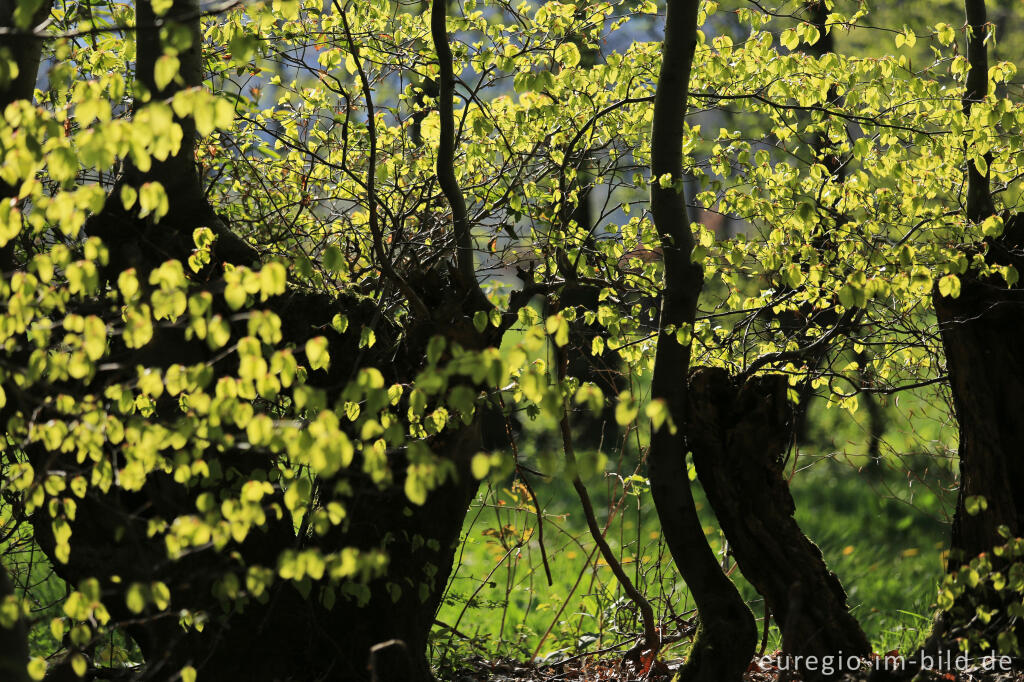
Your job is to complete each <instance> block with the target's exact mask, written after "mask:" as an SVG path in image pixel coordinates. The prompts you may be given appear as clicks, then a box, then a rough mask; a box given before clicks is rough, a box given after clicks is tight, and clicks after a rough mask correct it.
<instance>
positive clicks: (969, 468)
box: [934, 0, 1024, 559]
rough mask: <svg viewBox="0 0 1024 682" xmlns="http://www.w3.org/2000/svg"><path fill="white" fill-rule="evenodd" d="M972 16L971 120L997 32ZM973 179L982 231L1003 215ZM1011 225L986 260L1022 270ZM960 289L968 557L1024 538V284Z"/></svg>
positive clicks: (1022, 238) (956, 363)
mask: <svg viewBox="0 0 1024 682" xmlns="http://www.w3.org/2000/svg"><path fill="white" fill-rule="evenodd" d="M965 9H966V13H967V23H968V26H969V27H970V30H971V35H970V37H969V40H968V48H967V57H968V61H969V62H970V70H969V71H968V76H967V84H966V91H965V93H964V99H963V109H964V113H965V114H968V115H969V114H970V111H971V107H972V105H973V103H974V102H976V101H980V100H982V99H984V97H985V96H986V95H987V94H988V55H987V47H986V45H985V40H986V35H987V31H988V26H987V19H986V14H985V3H984V2H983V0H966V2H965ZM967 180H968V186H967V205H966V211H967V217H968V219H969V220H970V221H971V222H973V223H981V222H983V221H984V220H986V219H987V218H989V217H991V216H994V215H995V206H994V203H993V200H992V195H991V193H990V190H989V180H988V175H987V173H982V172H981V171H980V170H979V169H978V167H977V166H976V165H975V163H974V162H973V161H970V160H969V161H968V162H967ZM1004 220H1005V228H1004V232H1003V234H1002V235H1000V236H999V237H994V238H989V239H986V240H985V241H986V242H987V247H988V253H987V254H986V261H987V262H988V263H990V264H1004V265H1014V266H1016V267H1017V269H1018V271H1022V270H1021V268H1022V266H1024V258H1022V247H1024V224H1022V223H1024V221H1022V220H1021V218H1020V216H1019V215H1012V216H1010V215H1007V216H1004ZM982 247H983V245H981V244H979V245H978V246H977V249H978V250H979V251H980V250H981V248H982ZM960 282H961V291H960V296H959V297H957V298H949V297H945V296H942V295H941V294H939V293H938V289H937V288H936V290H935V294H934V302H935V312H936V316H937V317H938V320H939V325H940V331H941V333H942V341H943V346H944V348H945V351H946V363H947V371H948V373H949V381H950V388H951V389H952V393H953V403H954V407H955V410H956V416H957V420H958V421H959V424H960V450H959V456H960V491H959V493H958V496H957V508H956V516H955V517H954V520H953V536H952V549H953V551H954V552H956V553H959V554H960V555H961V556H960V558H962V559H969V558H970V557H972V556H975V555H977V554H978V553H980V552H984V551H990V550H991V549H992V548H993V547H994V546H996V545H1001V544H1003V542H1004V540H1003V538H1002V537H1001V536H1000V535H999V533H998V529H999V527H1000V526H1006V527H1007V528H1008V529H1009V531H1010V533H1011V534H1013V535H1014V536H1019V535H1021V534H1022V532H1024V462H1022V461H1021V458H1020V444H1021V443H1022V442H1024V424H1022V422H1021V420H1020V419H1019V418H1018V417H1017V416H1016V413H1015V412H1014V410H1013V406H1014V405H1017V404H1019V403H1020V401H1021V400H1022V399H1024V361H1022V359H1021V358H1020V353H1019V352H1018V349H1017V347H1016V341H1015V340H1016V337H1017V336H1018V335H1019V330H1020V320H1021V319H1022V317H1021V313H1022V311H1024V300H1021V294H1020V291H1021V288H1020V286H1019V285H1014V286H1013V287H1010V288H1007V286H1006V282H1004V281H1003V280H1002V279H1001V278H998V277H995V278H988V279H986V278H982V277H979V276H978V275H977V274H976V273H975V272H974V271H968V272H967V273H965V274H963V275H961V276H960ZM976 496H981V497H984V498H985V501H986V503H987V508H986V509H984V510H982V511H980V512H979V513H977V514H973V515H972V514H970V513H968V511H967V508H966V507H967V501H968V500H970V499H971V498H975V497H976Z"/></svg>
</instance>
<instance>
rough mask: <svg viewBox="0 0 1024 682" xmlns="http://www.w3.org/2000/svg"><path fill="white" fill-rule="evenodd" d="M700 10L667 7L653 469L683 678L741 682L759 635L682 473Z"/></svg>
mask: <svg viewBox="0 0 1024 682" xmlns="http://www.w3.org/2000/svg"><path fill="white" fill-rule="evenodd" d="M697 6H698V2H697V0H669V2H668V6H667V10H666V15H665V42H664V45H663V49H662V54H663V57H662V65H661V72H660V74H659V76H658V87H657V91H656V94H655V99H654V120H653V124H652V132H651V175H652V177H653V178H654V181H653V182H652V184H651V212H652V214H653V217H654V224H655V227H656V228H657V230H658V234H659V236H660V242H661V248H662V255H663V258H664V263H665V284H664V296H663V299H662V308H661V316H660V319H659V334H658V349H657V353H656V355H655V359H654V377H653V379H652V383H651V397H652V398H653V399H654V400H661V401H663V402H664V404H665V405H666V407H667V408H668V410H669V414H670V415H671V418H672V421H673V422H674V425H675V426H678V427H679V428H678V429H676V428H674V427H672V426H671V425H670V424H668V423H666V424H663V425H662V427H661V428H660V429H657V430H656V431H655V432H654V434H653V435H652V436H651V447H650V451H649V453H648V456H647V467H648V473H649V476H650V481H651V494H652V496H653V498H654V504H655V507H656V508H657V510H658V517H659V518H660V520H661V526H662V533H663V535H664V537H665V541H666V543H667V545H668V547H669V550H670V551H671V553H672V558H673V559H674V560H675V563H676V566H677V567H678V568H679V572H680V573H681V574H682V576H683V580H685V581H686V584H687V586H688V587H689V588H690V591H691V592H692V593H693V598H694V601H695V602H696V604H697V609H698V611H699V613H700V628H699V629H698V632H697V636H696V638H695V639H694V642H693V646H692V648H691V653H690V658H689V659H688V660H687V662H686V666H685V667H684V669H683V675H682V677H683V680H684V682H690V681H691V680H699V681H701V682H703V681H705V680H706V681H707V682H732V681H734V680H740V679H741V678H742V676H743V672H744V671H745V670H746V669H747V666H748V664H749V663H750V660H751V657H752V656H753V653H754V645H755V640H756V639H757V631H756V628H755V626H754V616H753V614H752V613H751V612H750V609H749V608H747V605H746V604H745V603H744V602H743V599H742V597H741V596H740V594H739V591H738V590H737V589H736V586H735V585H734V584H733V583H732V581H731V580H729V578H728V577H727V576H726V575H725V574H724V573H723V572H722V569H721V567H720V566H719V565H718V561H717V560H716V558H715V554H714V552H713V551H712V550H711V547H710V546H709V545H708V542H707V538H706V537H705V536H704V530H703V528H702V526H701V522H700V519H699V518H698V516H697V510H696V506H695V505H694V502H693V492H692V491H691V489H690V479H689V476H688V475H687V469H686V451H687V443H686V433H687V430H688V428H689V425H690V416H689V414H688V410H687V407H688V404H687V397H686V393H687V389H686V382H685V380H684V377H685V376H686V375H687V371H688V369H689V364H690V350H691V349H690V345H689V343H687V344H685V345H684V344H681V343H679V341H678V339H677V336H676V333H675V330H676V329H678V328H679V327H681V326H682V325H692V324H693V322H694V319H695V316H696V312H697V299H698V296H699V295H700V291H701V288H702V286H703V273H702V271H701V268H700V267H699V266H698V265H696V264H694V263H692V262H691V260H690V255H691V253H692V251H693V245H694V239H693V234H692V233H691V232H690V221H689V217H688V213H687V209H686V202H685V200H684V198H683V195H682V192H681V191H680V190H681V185H682V181H683V153H682V148H683V117H684V116H685V114H686V108H687V99H688V93H689V82H690V68H691V66H692V64H693V51H694V48H695V47H696V44H697ZM665 176H668V179H669V180H670V182H669V183H667V186H664V187H663V186H662V184H661V182H660V181H659V180H660V179H661V178H663V177H665ZM677 184H678V185H679V188H678V189H677V187H676V186H675V185H677Z"/></svg>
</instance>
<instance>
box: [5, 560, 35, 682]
mask: <svg viewBox="0 0 1024 682" xmlns="http://www.w3.org/2000/svg"><path fill="white" fill-rule="evenodd" d="M13 596H15V592H14V586H13V585H12V584H11V580H10V578H9V577H8V576H7V570H6V568H5V567H4V566H0V601H3V600H5V599H7V598H8V597H13ZM27 666H28V632H27V630H26V628H25V619H24V618H18V619H17V620H16V621H15V622H14V623H13V624H12V626H11V627H10V628H5V627H3V626H0V679H2V680H4V681H5V682H8V681H9V682H28V679H29V677H28V667H27Z"/></svg>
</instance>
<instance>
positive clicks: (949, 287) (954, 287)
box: [939, 275, 960, 298]
mask: <svg viewBox="0 0 1024 682" xmlns="http://www.w3.org/2000/svg"><path fill="white" fill-rule="evenodd" d="M939 293H940V294H942V295H943V296H945V297H947V298H958V297H959V296H960V278H959V277H957V276H956V275H946V276H945V277H943V278H941V279H940V280H939Z"/></svg>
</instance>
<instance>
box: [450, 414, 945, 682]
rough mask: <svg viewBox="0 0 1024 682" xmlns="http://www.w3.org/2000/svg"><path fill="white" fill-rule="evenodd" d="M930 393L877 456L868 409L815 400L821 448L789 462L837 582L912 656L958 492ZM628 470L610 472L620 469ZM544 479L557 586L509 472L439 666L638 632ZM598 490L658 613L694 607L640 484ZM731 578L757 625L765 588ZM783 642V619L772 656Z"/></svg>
mask: <svg viewBox="0 0 1024 682" xmlns="http://www.w3.org/2000/svg"><path fill="white" fill-rule="evenodd" d="M929 400H932V399H931V398H928V397H921V396H918V397H914V396H908V397H906V398H905V400H904V404H902V405H900V410H899V414H897V413H896V411H895V410H893V409H889V408H892V407H894V406H892V405H890V406H888V407H887V408H886V415H887V430H886V439H885V443H884V448H883V453H884V456H883V457H882V459H881V460H880V461H879V462H874V461H872V460H870V459H869V458H867V457H865V456H864V455H863V454H857V453H863V452H865V451H866V442H865V441H866V437H865V435H864V434H865V432H866V425H865V424H863V423H862V420H863V419H865V418H866V417H864V415H860V413H858V415H860V416H859V417H858V418H856V419H850V418H849V415H848V414H847V413H845V412H842V413H840V412H837V411H836V410H831V411H826V410H824V409H823V408H822V407H821V406H818V407H817V408H816V409H815V410H814V411H813V412H812V414H811V419H812V420H813V424H814V429H813V431H814V432H813V433H812V437H813V438H814V440H815V442H816V443H817V446H816V447H814V448H802V450H806V451H807V452H806V453H804V454H801V455H800V456H799V457H798V458H797V461H796V462H795V463H792V464H793V472H794V475H793V477H792V479H791V490H792V492H793V495H794V498H795V499H796V502H797V510H798V511H797V520H798V522H799V523H800V525H801V527H802V528H803V529H804V532H805V533H806V534H807V535H808V536H809V537H810V538H811V539H812V540H813V541H814V542H815V543H816V544H818V546H819V547H820V548H821V550H822V553H823V554H824V556H825V559H826V562H827V563H828V565H829V568H830V569H831V570H833V571H834V572H835V573H836V574H837V575H838V576H839V578H840V580H841V581H842V583H843V585H844V586H845V588H846V590H847V593H848V596H849V604H850V607H851V609H852V611H853V613H854V614H855V615H856V617H857V618H858V620H859V621H860V623H861V625H862V627H863V628H864V630H865V632H866V633H867V635H868V637H869V638H870V639H871V641H872V644H873V646H874V649H875V650H876V651H877V652H879V653H882V652H887V651H891V650H893V649H899V650H900V651H903V652H906V651H910V650H912V649H914V648H915V647H916V646H918V645H919V644H920V643H921V642H922V641H923V639H924V637H925V636H926V635H927V633H928V630H929V627H930V623H931V613H932V612H933V610H934V601H935V596H936V587H937V584H938V580H939V579H940V577H941V573H942V558H943V549H944V548H945V547H946V543H947V541H948V537H949V527H948V510H949V508H950V505H951V504H952V501H953V499H954V497H955V491H954V490H953V477H952V475H951V472H950V464H949V462H950V461H951V458H950V453H949V443H950V441H951V435H950V432H949V427H948V426H947V425H946V424H944V423H943V422H941V421H938V420H935V419H931V416H932V415H934V414H938V413H939V412H940V410H938V409H933V408H932V405H934V403H933V402H929ZM900 415H902V417H901V416H900ZM901 420H902V421H901ZM548 445H549V446H550V445H551V444H548ZM537 459H543V458H535V460H537ZM625 459H628V458H625ZM634 459H635V458H634ZM621 466H622V463H621V462H620V463H612V464H611V465H610V466H608V467H606V469H607V471H612V470H615V471H622V468H621ZM629 473H632V472H629V471H627V473H626V474H625V476H626V477H627V478H628V475H629ZM533 483H534V487H535V489H536V491H537V493H538V496H539V498H540V501H541V508H542V509H543V510H544V534H545V537H544V539H545V546H546V547H547V552H548V563H549V566H550V569H551V575H552V579H553V585H552V586H550V587H549V586H548V585H547V581H546V578H545V571H544V567H543V564H542V561H541V556H540V547H539V544H538V537H537V520H536V514H535V512H534V510H533V508H532V505H531V504H530V497H529V495H527V493H526V491H525V489H524V488H523V487H522V485H521V484H514V483H513V482H512V480H511V479H506V480H504V481H502V482H501V483H499V484H492V485H491V486H489V487H488V488H486V489H485V490H483V491H482V493H481V494H480V496H478V498H477V500H476V503H475V505H474V507H473V509H472V510H471V512H470V515H469V517H468V518H467V520H466V524H465V527H464V538H465V542H464V544H463V546H462V548H461V550H460V551H461V554H460V556H459V557H458V559H459V561H458V563H457V565H458V566H459V568H458V570H457V571H456V573H455V575H454V576H453V578H452V579H451V581H450V585H449V591H448V594H447V596H446V599H445V602H444V604H443V606H442V609H441V611H440V613H439V614H438V620H439V622H441V623H444V624H445V625H441V626H438V627H437V628H435V632H434V645H435V657H436V658H435V660H437V661H438V663H439V664H440V665H441V666H442V667H443V666H444V665H446V664H448V663H449V662H450V661H451V660H453V659H457V658H458V657H459V656H462V655H466V654H477V655H481V656H484V657H495V656H511V657H515V658H518V659H521V660H522V659H524V658H525V659H531V658H534V657H537V658H539V659H541V660H557V659H559V658H563V657H566V656H572V655H575V654H578V653H583V652H585V651H595V650H598V649H601V648H604V647H609V646H613V645H616V644H620V643H622V642H624V641H627V640H629V637H630V635H631V634H633V633H635V632H638V631H639V626H638V625H637V622H636V616H635V612H634V609H633V608H632V605H631V604H629V603H628V602H627V601H626V600H624V598H623V594H622V591H621V590H620V589H619V588H618V586H617V584H616V583H615V581H614V578H613V576H612V575H611V571H610V569H608V567H607V566H606V565H605V564H604V562H603V561H600V560H595V559H596V558H597V555H596V554H595V553H594V549H593V548H594V545H593V542H592V541H591V539H590V538H589V536H588V534H587V532H586V524H585V522H584V519H583V518H582V514H581V512H580V511H579V506H578V502H577V501H576V498H575V496H574V494H573V492H572V490H571V488H570V487H569V486H568V485H567V483H565V482H564V481H563V480H560V479H559V478H558V477H553V478H552V479H551V480H548V481H541V480H534V481H533ZM588 486H589V488H590V489H591V491H592V495H593V496H594V499H595V506H596V507H597V508H598V510H599V515H600V516H599V522H600V523H602V524H603V523H606V522H608V523H609V525H608V533H607V537H608V539H609V541H610V544H611V545H612V547H613V548H614V550H615V551H616V553H617V554H618V555H619V557H620V558H621V560H622V562H623V563H624V565H625V566H626V568H627V569H628V571H629V573H630V575H631V576H632V577H633V578H634V580H635V582H636V584H637V585H638V586H639V587H640V588H641V590H642V591H643V592H644V594H646V595H647V596H648V598H650V599H651V600H652V602H653V603H654V605H655V607H656V611H657V612H658V615H659V618H662V619H667V618H669V617H673V616H680V615H683V614H687V613H688V612H689V611H690V609H692V602H691V600H690V598H689V593H688V591H687V589H686V586H685V585H684V584H683V583H682V582H681V580H680V579H679V578H678V576H677V574H676V571H675V569H674V566H673V564H672V562H671V559H670V557H669V554H668V551H667V548H666V547H665V545H664V543H663V542H662V540H661V533H660V527H659V525H658V520H657V518H656V515H655V514H654V509H653V504H652V501H651V499H650V494H649V492H648V491H647V490H645V489H644V488H643V484H642V482H641V483H637V482H636V481H623V478H622V477H621V476H618V475H613V474H609V473H606V474H605V475H604V476H603V477H602V476H601V475H600V474H597V475H595V476H592V477H590V479H589V482H588ZM695 488H696V490H695V495H696V499H697V505H698V509H699V511H700V513H701V514H702V517H703V518H704V521H705V532H706V534H707V535H708V538H709V541H710V542H711V545H712V547H713V548H714V549H715V550H716V551H720V550H721V536H720V533H719V531H718V530H717V526H716V525H715V522H714V519H713V517H712V516H711V515H710V514H708V507H707V504H706V501H705V500H704V497H703V494H702V493H701V491H700V489H699V485H698V484H695ZM609 512H611V514H609ZM609 516H610V522H609ZM733 576H734V578H736V582H737V584H738V585H739V587H740V590H741V592H742V594H743V595H744V596H745V597H746V598H747V600H748V603H750V605H751V608H752V610H753V612H754V614H755V616H756V617H757V618H758V619H759V621H760V619H761V617H762V615H763V605H762V604H761V602H760V601H759V598H758V595H757V594H756V592H755V591H754V589H753V588H752V587H751V586H750V585H749V584H747V583H746V582H745V581H744V580H743V579H742V577H741V576H740V575H739V572H738V571H736V572H735V573H734V574H733ZM691 616H692V614H689V615H686V616H685V617H686V618H689V617H691ZM677 622H678V621H677ZM759 627H760V622H759ZM453 629H454V631H457V633H456V632H454V631H453ZM779 641H780V637H779V632H778V630H777V628H776V627H775V625H774V624H773V625H772V627H771V630H770V632H769V644H768V650H769V651H771V650H774V649H775V648H777V647H778V643H779ZM686 646H687V642H686V641H683V642H681V643H680V644H679V645H678V647H679V648H677V649H676V651H675V653H674V654H673V653H670V654H669V655H684V654H685V648H686Z"/></svg>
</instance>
